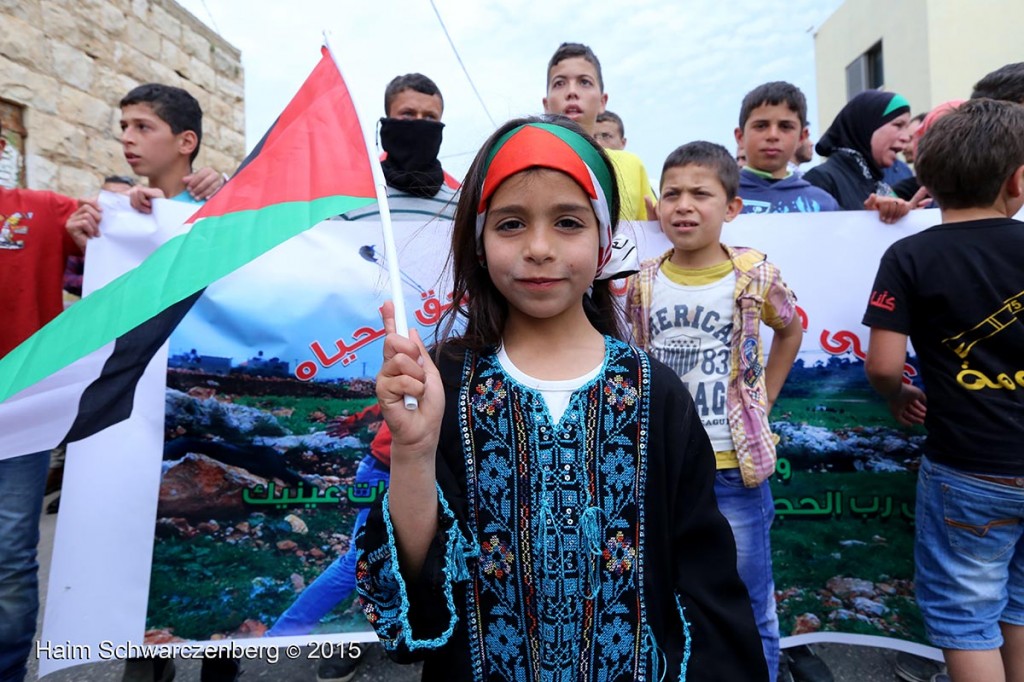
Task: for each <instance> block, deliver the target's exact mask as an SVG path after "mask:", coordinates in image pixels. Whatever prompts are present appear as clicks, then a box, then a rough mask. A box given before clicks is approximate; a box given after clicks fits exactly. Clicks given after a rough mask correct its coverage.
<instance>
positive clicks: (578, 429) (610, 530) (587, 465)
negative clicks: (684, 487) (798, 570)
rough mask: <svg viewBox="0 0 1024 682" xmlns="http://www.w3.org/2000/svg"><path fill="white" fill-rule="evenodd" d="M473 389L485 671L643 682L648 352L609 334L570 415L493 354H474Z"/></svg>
mask: <svg viewBox="0 0 1024 682" xmlns="http://www.w3.org/2000/svg"><path fill="white" fill-rule="evenodd" d="M462 386H463V388H462V391H461V393H460V403H459V413H460V428H461V432H462V438H463V448H464V450H463V453H464V456H465V458H466V472H467V482H466V483H467V499H468V500H469V501H470V519H469V523H470V526H471V531H472V532H473V533H475V534H476V535H478V536H479V537H480V538H482V539H483V542H482V543H481V544H480V547H481V550H482V551H481V559H480V562H479V563H478V565H477V566H476V569H475V570H474V568H473V567H472V566H471V567H470V572H471V574H472V575H471V581H472V582H471V585H470V588H469V589H467V590H466V601H467V603H466V611H467V612H468V613H470V614H472V616H471V617H470V618H469V619H468V622H467V625H468V626H469V640H470V646H471V652H472V657H473V663H474V670H475V671H476V674H475V677H476V679H479V680H485V679H486V680H516V681H518V680H520V679H522V680H544V681H547V680H552V681H557V682H563V681H565V682H568V681H569V680H578V679H580V677H581V676H582V677H589V678H591V679H595V680H621V679H624V677H623V676H624V675H628V677H629V678H630V679H644V678H645V676H646V669H647V665H648V662H647V660H645V657H644V656H643V653H644V649H645V646H644V644H645V636H646V633H647V629H648V628H647V623H646V605H645V604H644V594H643V589H642V587H643V582H642V575H641V572H640V571H639V570H637V568H638V564H639V562H640V560H641V557H640V554H641V552H642V544H641V542H640V541H639V539H638V538H637V535H638V534H639V533H642V532H643V482H644V481H643V479H644V474H645V470H646V445H645V443H646V425H647V411H648V406H647V404H646V401H645V400H643V397H644V396H645V395H646V393H645V391H647V390H649V388H650V378H649V367H648V365H647V362H646V356H643V355H642V354H638V353H636V351H634V350H632V349H631V348H629V347H628V346H626V345H625V344H623V343H621V342H618V341H614V340H611V339H609V340H608V341H607V348H606V356H605V366H604V369H603V371H602V372H601V374H599V375H598V377H596V378H595V379H594V380H593V381H592V382H590V383H589V384H587V385H585V386H583V387H581V388H580V389H578V390H577V391H576V392H575V393H574V394H573V395H572V397H571V398H570V400H569V406H568V408H567V409H566V412H565V414H564V415H563V417H562V419H561V420H560V421H559V422H558V423H554V422H553V421H552V419H551V416H550V414H549V412H548V410H547V407H546V405H545V403H544V400H543V398H542V396H541V395H540V394H539V393H538V392H537V391H535V390H533V389H531V388H528V387H526V386H522V385H521V384H519V383H518V382H516V381H515V380H514V379H513V378H512V377H510V376H508V375H507V374H506V373H505V372H504V371H503V370H502V369H501V366H500V365H499V364H498V362H497V359H496V358H495V357H494V356H493V355H492V356H485V357H482V358H475V359H473V358H469V359H467V362H466V366H465V368H464V373H463V383H462ZM638 424H639V425H640V430H639V431H640V433H641V434H642V436H643V437H642V438H641V439H640V442H639V443H638V438H637V436H638V428H637V427H638ZM637 614H639V615H640V618H639V619H638V618H637ZM524 668H525V669H526V672H525V674H526V677H521V675H523V674H524V671H523V669H524Z"/></svg>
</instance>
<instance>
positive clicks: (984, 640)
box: [864, 99, 1024, 682]
mask: <svg viewBox="0 0 1024 682" xmlns="http://www.w3.org/2000/svg"><path fill="white" fill-rule="evenodd" d="M916 168H917V172H918V177H919V178H920V180H921V184H922V185H924V186H925V187H927V188H928V190H929V191H930V193H931V195H932V197H934V199H935V201H936V203H938V205H939V208H940V209H941V210H942V224H941V225H937V226H935V227H932V228H930V229H928V230H925V231H923V232H921V233H919V234H916V235H913V236H910V237H907V238H905V239H901V240H900V241H898V242H896V243H895V244H893V245H892V246H891V247H890V248H889V250H888V251H886V253H885V255H884V256H882V261H881V264H880V265H879V268H878V274H877V275H876V277H875V284H874V290H873V291H872V293H871V298H870V302H869V304H868V308H867V312H866V313H865V315H864V324H866V325H867V326H869V327H871V345H870V348H869V350H868V358H867V364H866V369H867V374H868V379H869V380H870V381H871V384H872V386H874V387H875V389H876V390H877V391H878V392H879V393H881V394H882V395H883V396H884V397H885V398H886V399H887V400H888V401H889V408H890V410H891V411H892V413H893V416H895V418H896V419H897V421H899V422H900V423H901V424H920V423H923V424H924V425H925V427H926V429H927V431H928V438H927V440H926V442H925V447H924V450H925V456H924V457H922V459H921V471H920V474H919V477H918V484H917V513H916V521H917V530H916V543H915V550H914V559H915V564H916V590H917V601H918V605H919V606H920V607H921V612H922V615H923V616H924V621H925V627H926V630H927V632H928V637H929V639H931V641H932V642H933V643H934V644H935V645H936V646H939V647H941V648H942V650H943V654H944V656H945V659H946V664H947V666H948V668H949V675H950V677H951V678H952V679H953V680H954V681H955V682H962V681H965V680H1020V679H1024V540H1022V535H1024V262H1022V260H1024V258H1022V257H1024V223H1022V222H1019V221H1016V220H1012V219H1011V216H1014V215H1016V214H1017V213H1018V212H1019V211H1020V210H1021V208H1022V206H1024V107H1021V106H1020V105H1017V104H1011V103H1008V102H997V101H994V100H988V99H979V100H972V101H970V102H967V103H965V104H964V105H963V106H961V107H960V109H958V110H957V111H955V112H953V113H951V114H948V115H947V116H945V117H944V118H942V119H940V120H939V121H937V122H936V123H935V125H934V126H933V127H932V129H931V130H929V131H928V132H927V133H926V134H925V136H924V138H923V139H922V140H921V143H920V145H919V147H918V153H917V162H916ZM908 336H909V337H910V340H911V341H913V344H914V348H915V349H916V351H917V354H918V359H919V360H920V363H921V374H922V378H923V380H924V385H925V387H926V388H927V391H928V394H927V400H926V398H925V394H924V393H923V392H922V391H921V390H919V389H917V388H915V387H914V386H912V385H910V384H909V383H905V382H904V381H903V363H904V361H905V359H906V351H907V337H908Z"/></svg>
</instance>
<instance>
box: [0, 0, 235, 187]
mask: <svg viewBox="0 0 1024 682" xmlns="http://www.w3.org/2000/svg"><path fill="white" fill-rule="evenodd" d="M148 82H159V83H166V84H168V85H175V86H178V87H181V88H184V89H185V90H188V91H189V92H190V93H192V95H193V96H195V98H196V99H197V100H198V101H199V104H200V105H201V106H202V108H203V141H202V147H201V150H200V153H199V156H198V158H197V159H196V166H195V167H196V169H198V168H200V167H202V166H212V167H213V168H215V169H217V170H218V171H222V172H227V173H231V172H232V171H234V169H235V168H236V167H237V166H238V164H239V163H240V162H241V160H242V158H243V156H244V154H245V137H244V131H245V115H244V106H243V105H244V99H243V97H244V92H243V73H242V65H241V53H240V52H239V50H238V49H237V48H235V47H234V46H232V45H231V44H229V43H228V42H227V41H226V40H224V39H223V38H221V37H220V36H219V35H217V34H216V33H215V32H213V31H212V30H210V29H209V28H207V27H206V26H205V25H204V24H203V23H202V22H200V21H199V20H198V19H196V18H195V17H194V16H192V15H191V14H189V13H188V12H187V11H186V10H185V9H183V8H182V7H180V6H179V5H178V4H177V3H176V2H174V0H0V121H2V125H3V135H4V137H5V138H7V140H8V145H7V146H8V152H6V153H5V154H4V158H3V160H2V162H0V184H3V185H5V186H15V185H18V186H22V187H30V188H33V189H50V190H55V191H58V192H61V193H64V194H68V195H70V196H76V197H87V196H93V195H94V194H95V193H96V191H97V189H98V188H99V186H100V184H101V182H102V179H103V177H104V176H107V175H131V168H130V167H129V166H128V164H127V163H126V162H125V160H124V157H123V155H122V152H121V143H120V127H119V119H120V109H119V108H118V106H117V103H118V101H120V99H121V97H123V96H124V95H125V94H126V93H127V92H128V91H129V90H131V89H132V88H133V87H135V86H136V85H139V84H141V83H148Z"/></svg>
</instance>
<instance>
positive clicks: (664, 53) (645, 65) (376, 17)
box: [178, 0, 842, 182]
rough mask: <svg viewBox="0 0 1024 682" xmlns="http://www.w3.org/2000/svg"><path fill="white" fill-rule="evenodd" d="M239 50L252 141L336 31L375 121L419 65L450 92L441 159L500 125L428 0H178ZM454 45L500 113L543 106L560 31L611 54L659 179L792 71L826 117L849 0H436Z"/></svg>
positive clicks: (726, 140) (641, 150) (631, 121)
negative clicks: (818, 70) (824, 79)
mask: <svg viewBox="0 0 1024 682" xmlns="http://www.w3.org/2000/svg"><path fill="white" fill-rule="evenodd" d="M178 1H179V3H180V4H181V5H183V6H184V7H185V8H186V9H188V10H189V11H190V12H192V13H193V14H194V15H195V16H196V17H197V18H199V19H200V20H202V21H203V22H205V23H206V24H208V25H209V26H211V28H214V30H216V31H217V32H218V33H220V34H221V35H222V36H224V38H226V39H227V40H228V41H229V42H231V43H232V44H233V45H235V46H236V47H238V48H239V49H240V50H241V51H242V64H243V66H244V68H245V112H246V143H247V149H248V148H251V147H252V146H253V145H254V144H255V143H256V142H257V141H258V140H259V138H260V137H261V136H262V134H263V132H264V131H265V130H266V129H267V127H268V126H269V125H270V124H271V123H272V122H273V120H274V118H275V117H276V116H277V115H278V114H279V113H280V112H281V110H282V109H283V108H284V106H285V105H286V104H287V102H288V100H289V99H290V98H291V97H292V95H294V93H295V91H296V90H297V89H298V87H299V85H301V83H302V81H303V80H304V79H305V77H306V76H307V75H308V74H309V72H310V70H311V69H312V68H313V66H314V65H315V64H316V62H317V60H318V59H319V47H320V44H321V42H322V39H321V34H322V32H323V30H324V29H327V30H329V31H330V32H331V33H332V36H333V37H332V44H333V46H334V49H335V51H336V52H338V53H339V59H340V61H341V69H342V74H343V76H344V77H345V80H346V82H347V83H348V86H349V89H350V90H351V91H352V94H353V97H354V99H355V102H356V107H357V109H358V110H359V115H360V118H361V120H362V121H363V125H364V126H369V125H375V124H376V121H377V119H379V118H380V117H381V116H382V115H383V113H384V112H383V108H384V87H385V86H386V85H387V83H388V81H390V80H391V78H393V77H394V76H396V75H398V74H402V73H408V72H410V71H419V72H421V73H424V74H426V75H427V76H429V77H431V78H432V79H433V80H434V81H435V82H437V84H438V87H440V89H441V92H442V93H443V95H444V100H445V110H444V123H445V124H446V127H445V132H444V144H443V146H442V149H441V157H442V162H443V163H444V165H445V168H446V169H447V170H449V171H450V172H451V173H453V174H454V175H456V176H457V177H460V178H461V176H462V175H464V173H465V171H466V169H467V168H468V166H469V163H470V161H471V160H472V156H473V154H474V153H475V152H476V151H477V149H478V148H479V146H480V144H482V142H483V141H484V139H486V137H487V135H488V134H490V132H491V131H492V130H493V129H494V127H495V125H494V124H492V123H491V121H490V119H489V118H488V115H487V113H486V112H485V110H484V106H483V105H482V104H481V103H480V101H479V100H478V99H477V97H476V95H475V94H474V93H473V90H472V88H471V87H470V84H469V81H468V80H467V78H466V76H465V75H464V74H463V72H462V69H461V68H460V66H459V63H458V61H457V59H456V57H455V53H454V52H453V51H452V49H451V47H450V46H449V44H448V42H447V40H446V38H445V35H444V33H443V31H442V29H441V25H440V23H439V22H438V19H437V17H436V16H435V14H434V10H433V9H432V7H431V4H430V2H429V0H374V1H373V2H362V1H351V0H345V1H341V2H339V1H337V0H332V1H327V0H292V1H291V2H281V1H280V0H273V1H269V0H178ZM435 3H436V6H437V9H438V11H439V12H440V14H441V17H442V18H443V19H444V22H445V24H446V25H447V28H448V31H449V33H450V34H451V37H452V40H453V41H454V43H455V47H456V48H457V49H458V53H459V55H460V56H461V58H462V61H463V62H464V63H465V65H466V68H467V69H468V71H469V75H470V76H471V77H472V79H473V82H474V83H475V85H476V87H477V89H478V90H479V92H480V95H481V97H482V99H483V102H484V104H485V105H486V108H487V110H488V111H489V112H490V116H491V117H493V119H494V121H495V122H496V123H497V124H501V123H502V122H504V121H505V120H507V119H509V118H512V117H514V116H520V115H525V114H536V113H540V112H541V110H542V106H541V98H542V97H543V96H544V94H545V92H544V89H545V76H546V65H547V60H548V59H549V58H550V56H551V54H552V53H553V52H554V50H555V49H556V48H557V47H558V45H559V44H560V43H561V42H563V41H573V42H582V43H586V44H588V45H590V46H591V48H593V50H594V51H595V52H596V53H597V56H598V57H599V58H600V60H601V64H602V67H603V71H604V83H605V91H606V92H607V93H608V109H610V110H612V111H614V112H616V113H618V114H619V115H620V116H622V118H623V120H624V121H625V127H626V137H627V139H628V146H627V149H629V150H631V151H633V152H635V153H636V154H639V155H640V157H641V158H642V159H643V161H644V163H645V165H646V166H647V169H648V172H649V174H650V176H651V179H652V181H654V182H657V180H658V177H659V175H660V169H661V163H662V161H663V160H664V158H665V156H666V155H667V154H668V152H670V151H671V150H672V149H674V148H675V147H676V146H678V145H680V144H682V143H684V142H688V141H691V140H696V139H705V140H711V141H714V142H720V143H722V144H725V145H727V147H728V148H729V149H730V150H733V149H734V144H735V143H734V141H733V137H732V131H733V129H734V128H735V126H736V123H737V120H736V119H737V116H738V114H739V105H740V101H741V100H742V98H743V95H744V94H745V93H746V92H747V91H748V90H750V89H751V88H753V87H754V86H756V85H758V84H760V83H763V82H765V81H769V80H788V81H790V82H792V83H794V84H796V85H798V86H799V87H800V88H801V89H803V91H804V93H805V94H806V95H807V99H808V102H809V104H810V110H809V112H808V113H809V119H810V121H811V122H812V126H811V135H812V137H814V138H817V136H818V135H819V134H820V132H821V131H819V130H817V126H816V120H817V111H816V93H815V82H814V77H815V75H814V74H815V72H814V37H813V34H814V30H815V29H816V28H817V27H818V26H820V25H821V23H822V22H823V21H824V20H825V19H826V18H827V17H828V16H829V15H830V14H831V13H832V12H833V11H834V10H835V9H836V8H837V7H838V6H839V5H840V4H842V0H728V1H727V2H723V1H722V0H674V1H665V0H658V1H654V0H633V2H631V3H628V5H627V3H624V2H615V1H612V0H598V1H597V2H591V3H569V2H559V1H558V0H499V1H496V2H479V1H475V2H471V1H469V0H435Z"/></svg>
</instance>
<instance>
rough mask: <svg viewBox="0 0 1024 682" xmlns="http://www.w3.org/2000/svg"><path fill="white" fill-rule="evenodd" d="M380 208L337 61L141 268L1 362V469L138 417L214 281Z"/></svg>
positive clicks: (327, 63) (316, 73) (327, 64)
mask: <svg viewBox="0 0 1024 682" xmlns="http://www.w3.org/2000/svg"><path fill="white" fill-rule="evenodd" d="M374 201H376V192H375V190H374V184H373V174H372V171H371V168H370V158H369V156H368V154H367V148H366V143H365V140H364V137H363V133H362V130H361V128H360V126H359V119H358V117H357V116H356V111H355V107H354V106H353V103H352V97H351V95H350V94H349V92H348V88H347V87H346V86H345V82H344V81H343V80H342V77H341V74H340V73H339V72H338V69H337V66H335V64H334V61H333V60H332V58H331V56H330V54H329V53H328V52H327V50H326V49H323V50H322V56H321V59H320V62H319V64H317V66H316V68H315V69H313V72H312V73H311V74H310V76H309V78H307V79H306V82H305V83H303V85H302V87H301V88H300V89H299V92H298V93H297V94H296V95H295V97H294V98H293V99H292V101H291V102H290V103H289V104H288V106H287V107H286V108H285V110H284V112H283V113H282V114H281V115H280V117H278V119H277V120H276V121H275V122H274V125H273V126H271V128H270V130H268V131H267V133H266V134H265V135H264V136H263V139H262V140H260V142H259V144H257V145H256V148H255V149H253V151H252V153H250V154H249V156H248V157H247V158H246V159H245V161H243V162H242V165H241V166H240V167H239V169H238V171H237V172H236V173H235V175H234V176H233V177H232V178H231V180H230V181H229V182H228V183H227V184H225V185H224V187H223V188H222V189H221V190H220V191H219V192H218V193H217V194H216V195H215V196H214V197H213V198H212V199H210V200H209V201H208V202H206V204H205V205H203V207H202V208H201V209H200V210H199V211H197V212H196V213H195V214H194V215H193V216H192V217H191V218H189V220H188V221H187V223H190V224H191V225H192V227H191V229H190V230H189V231H188V232H186V233H184V234H182V235H180V236H178V237H175V238H173V239H171V240H169V241H167V242H166V243H164V244H163V245H162V246H161V247H160V248H159V249H157V250H156V251H155V252H153V254H152V255H150V257H149V258H147V259H146V260H145V261H144V262H143V263H142V264H140V265H139V266H138V267H136V268H135V269H134V270H131V271H129V272H127V273H125V274H124V275H122V276H121V277H119V278H117V279H116V280H114V281H113V282H111V283H110V284H108V285H107V286H105V287H103V288H102V289H99V290H97V291H95V292H94V293H92V294H90V295H89V296H86V297H85V298H83V299H82V300H81V301H79V302H78V303H76V304H74V305H73V306H71V307H70V308H68V309H67V310H66V311H65V312H64V313H62V314H61V315H59V316H58V317H57V318H55V319H54V320H53V321H51V322H50V323H49V324H47V325H46V326H45V327H43V328H42V329H41V330H40V331H39V332H37V333H36V334H35V335H34V336H32V337H31V338H29V339H28V340H26V341H25V342H24V343H22V344H21V345H20V346H18V347H17V348H15V349H14V350H13V351H11V352H10V353H9V354H8V355H6V356H5V357H4V358H3V359H0V459H3V458H6V457H15V456H18V455H22V454H28V453H31V452H39V451H42V450H48V449H51V448H53V447H56V446H57V445H59V444H61V443H62V442H72V441H76V440H81V439H83V438H86V437H88V436H90V435H92V434H94V433H97V432H99V431H101V430H103V429H105V428H107V427H108V426H111V425H113V424H116V423H118V422H120V421H122V420H124V419H126V418H127V417H128V416H129V415H130V414H131V409H132V403H133V401H134V391H135V385H136V383H137V382H138V380H139V378H140V377H141V376H142V373H143V372H144V370H145V368H146V366H147V365H148V364H149V361H150V360H151V359H152V358H153V356H154V354H155V353H156V352H157V350H158V349H159V348H160V347H161V346H162V345H163V344H164V342H165V341H167V338H168V337H169V336H170V334H171V332H172V331H173V330H174V328H175V327H176V326H177V325H178V323H179V322H180V321H181V319H182V318H183V317H184V316H185V314H186V313H187V312H188V310H189V309H190V308H191V307H192V305H193V304H194V303H195V301H196V300H197V299H198V298H199V296H201V295H202V292H203V290H204V288H205V287H206V286H207V285H209V284H210V283H212V282H214V281H216V280H218V279H220V278H221V277H224V276H225V275H228V274H229V273H231V272H234V271H235V270H237V269H238V268H240V267H242V266H243V265H245V264H246V263H248V262H250V261H252V260H254V259H255V258H257V257H258V256H260V255H262V254H263V253H266V252H267V251H269V250H270V249H273V248H274V247H276V246H278V245H280V244H281V243H283V242H285V241H286V240H288V239H290V238H292V237H294V236H295V235H297V234H299V233H301V232H303V231H305V230H307V229H309V228H311V227H313V226H314V225H316V224H317V223H319V222H321V221H322V220H325V219H327V218H329V217H331V216H335V215H338V214H340V213H345V212H346V211H350V210H353V209H356V208H361V207H363V206H366V205H367V204H370V203H373V202H374Z"/></svg>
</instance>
